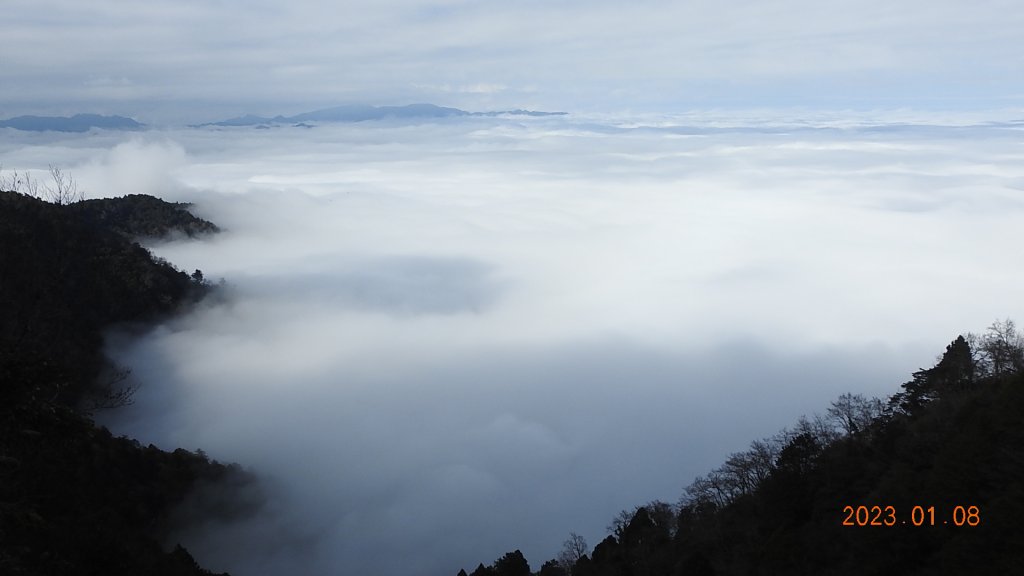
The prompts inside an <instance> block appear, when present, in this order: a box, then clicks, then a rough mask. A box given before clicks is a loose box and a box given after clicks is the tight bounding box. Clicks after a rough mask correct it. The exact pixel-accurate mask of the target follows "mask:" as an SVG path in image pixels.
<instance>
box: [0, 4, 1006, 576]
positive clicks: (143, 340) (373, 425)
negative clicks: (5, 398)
mask: <svg viewBox="0 0 1024 576" xmlns="http://www.w3.org/2000/svg"><path fill="white" fill-rule="evenodd" d="M4 18H5V20H4V21H5V32H4V34H3V35H0V74H2V76H0V77H2V78H4V81H3V82H2V83H0V117H4V118H6V117H11V116H16V115H20V114H61V115H66V114H73V113H77V112H93V113H104V114H121V115H128V116H132V117H135V118H136V119H138V120H140V121H142V122H146V123H148V124H150V125H151V127H152V128H153V129H151V130H147V131H142V132H130V133H121V132H105V131H93V132H91V133H85V134H59V133H22V132H18V131H15V130H12V129H2V130H0V160H2V168H4V169H8V170H11V169H17V170H22V171H24V170H39V171H43V172H45V170H46V167H47V166H48V165H50V164H56V165H59V166H61V167H63V168H64V169H65V171H67V172H68V173H70V174H72V175H73V176H74V177H75V178H76V180H77V181H78V183H79V185H80V188H81V189H82V190H84V191H85V192H86V195H87V196H88V197H109V196H120V195H124V194H132V193H149V194H154V195H158V196H160V197H163V198H165V199H168V200H174V201H187V202H192V203H193V205H194V207H193V209H194V210H195V212H196V213H197V214H198V215H200V216H203V217H206V218H208V219H210V220H212V221H214V222H216V223H217V224H218V225H220V226H221V227H222V228H224V232H223V233H221V234H219V235H217V236H215V237H212V238H208V239H204V240H201V241H183V240H172V241H167V242H159V243H155V244H152V245H151V248H152V249H153V250H154V252H155V253H156V254H157V255H159V256H161V257H163V258H166V259H167V260H168V261H170V262H172V263H174V264H175V265H178V266H180V267H181V268H183V269H186V270H189V271H191V270H193V269H201V270H202V271H203V272H204V273H205V275H206V277H207V278H211V279H214V280H216V279H220V278H223V279H224V280H225V282H226V291H225V296H224V297H223V298H221V299H218V300H215V301H211V302H207V303H205V304H204V305H203V306H201V307H199V308H197V309H195V310H192V311H190V312H189V313H187V314H185V315H183V316H181V317H179V318H176V319H173V320H170V321H168V322H165V323H163V324H160V325H158V326H156V327H154V328H152V329H150V330H147V331H143V332H141V333H140V332H138V331H131V332H123V331H112V332H111V333H110V334H108V337H107V350H108V353H109V354H110V356H111V357H112V358H114V359H115V360H116V361H117V362H119V363H120V364H122V365H124V366H126V367H129V368H130V369H131V370H132V374H133V378H134V379H135V380H134V382H135V383H136V384H138V386H139V388H138V392H137V394H136V402H135V404H134V405H132V406H131V407H128V408H125V409H122V410H120V411H116V412H111V413H108V414H104V415H102V416H101V420H102V422H103V423H104V424H106V425H109V426H110V427H111V428H112V429H113V430H114V431H115V432H117V433H119V434H128V435H130V436H132V437H135V438H138V439H139V440H140V441H142V442H143V443H148V442H153V443H156V444H157V445H159V446H161V447H164V448H167V449H174V448H176V447H179V446H181V447H185V448H188V449H200V448H201V449H203V450H204V451H206V452H207V453H208V454H209V455H210V456H212V457H214V458H216V459H219V460H222V461H228V462H238V463H240V464H241V465H243V466H244V467H246V468H247V469H249V470H251V471H252V472H253V473H254V474H256V476H257V477H258V478H259V479H260V490H261V492H262V494H263V498H264V500H263V502H264V505H263V506H262V507H261V508H260V510H259V511H258V513H256V514H255V515H254V516H252V517H249V518H247V519H245V520H244V521H241V522H234V523H224V522H219V521H216V520H214V519H211V518H209V517H208V516H204V515H203V514H202V513H201V510H202V508H203V506H202V504H201V502H199V503H195V505H194V506H192V507H191V508H187V509H189V510H192V511H193V512H195V511H196V510H199V511H200V512H198V513H196V514H195V515H187V517H186V518H185V520H187V521H185V522H184V523H183V524H182V527H181V528H180V530H178V531H177V532H176V533H174V534H173V535H172V539H174V540H175V541H181V542H182V543H183V544H185V545H186V546H187V547H188V548H189V550H190V551H192V552H193V553H194V554H195V556H196V557H197V558H198V560H199V561H200V563H201V564H202V565H203V566H205V567H207V568H210V569H212V570H215V571H222V570H229V571H231V572H232V573H233V574H241V575H244V574H260V575H262V574H267V575H277V574H293V573H307V574H333V573H369V574H378V575H381V576H391V575H398V574H409V573H410V567H415V568H416V570H413V571H412V572H413V573H420V574H427V575H435V574H437V575H448V576H451V575H452V574H455V573H456V572H457V571H458V569H459V568H466V569H467V570H472V569H473V568H474V567H475V566H476V565H477V563H480V562H483V563H490V562H492V561H493V560H494V559H496V558H498V557H499V556H501V555H502V554H504V553H505V552H509V551H511V550H515V549H521V550H522V551H523V552H524V554H525V555H526V557H527V558H528V559H529V561H530V562H531V565H532V566H533V568H534V569H537V568H539V566H540V565H541V563H543V562H544V561H545V560H547V559H550V558H552V557H554V556H555V555H556V554H557V552H558V549H559V547H560V545H561V542H562V541H563V540H564V539H565V538H566V537H567V536H568V535H569V533H570V532H576V533H579V534H581V535H583V536H584V537H585V538H586V539H587V540H588V541H589V542H590V544H591V545H594V544H596V543H597V542H599V541H600V540H601V539H602V538H603V537H604V536H605V535H606V533H607V532H606V530H605V527H606V526H607V525H608V524H609V523H610V521H611V520H612V519H613V518H614V517H615V516H616V515H617V514H618V512H619V511H620V510H623V509H629V508H632V507H634V506H636V505H639V504H643V503H644V502H647V501H650V500H653V499H661V500H665V501H668V502H675V501H676V500H677V499H678V498H679V496H680V495H681V493H682V490H683V488H684V487H685V486H686V485H687V484H688V483H689V482H691V481H692V480H693V479H694V478H695V477H696V476H697V475H700V474H704V473H706V472H708V471H709V470H711V469H712V468H714V467H716V466H718V465H719V464H720V463H721V462H722V461H724V459H725V458H726V457H727V456H728V455H729V454H730V453H731V452H735V451H740V450H743V449H744V448H745V447H746V446H747V445H748V444H749V443H750V442H751V441H753V440H755V439H759V438H763V437H766V436H770V435H772V434H774V433H776V432H777V431H778V430H780V429H781V428H782V427H785V426H789V425H792V424H793V423H794V422H795V421H796V419H797V418H799V417H800V416H801V415H805V414H807V415H810V414H812V413H814V412H822V411H824V410H825V408H827V406H828V402H829V401H830V400H832V399H834V398H836V397H837V396H839V395H840V394H842V393H845V392H855V393H863V394H865V395H868V396H872V395H877V396H881V397H884V396H887V395H889V394H892V393H894V392H895V391H897V390H898V386H899V384H900V383H901V382H903V381H905V380H906V379H908V378H909V375H910V374H911V373H912V372H913V371H915V370H917V369H919V368H922V367H927V366H930V365H931V364H932V363H933V362H934V361H935V359H936V357H937V355H939V354H940V353H941V352H942V351H943V349H944V347H945V346H946V344H948V343H949V342H950V341H951V340H952V339H953V338H955V337H956V335H958V334H960V333H963V332H966V331H978V332H980V331H983V330H984V329H985V327H986V326H988V325H989V324H990V323H991V322H993V321H995V320H997V319H1001V318H1006V317H1010V318H1017V319H1018V320H1019V319H1020V318H1022V317H1024V314H1022V313H1021V312H1022V311H1021V310H1020V298H1019V287H1020V286H1021V285H1024V271H1022V270H1021V269H1020V267H1018V266H1013V265H1012V263H1010V262H1008V261H1007V247H1008V246H1014V245H1016V244H1019V233H1018V230H1019V229H1020V218H1021V212H1022V210H1024V198H1022V195H1021V194H1022V192H1021V191H1022V190H1024V145H1022V142H1024V140H1022V138H1021V134H1022V132H1021V129H1022V128H1021V127H1022V118H1024V112H1022V110H1024V100H1022V97H1024V50H1022V41H1021V35H1020V30H1022V29H1024V7H1021V5H1020V3H1019V2H1016V1H991V2H984V1H973V2H970V3H967V2H955V1H932V2H924V1H918V0H906V1H902V2H882V1H876V0H861V1H858V2H852V1H845V0H836V1H830V2H811V1H809V0H777V1H767V0H766V1H759V2H744V1H738V2H729V3H723V2H709V1H707V2H705V1H694V2H660V1H638V2H631V3H628V4H627V3H623V2H605V1H600V0H597V1H587V2H577V1H571V0H570V1H556V2H550V1H549V2H539V1H523V2H514V3H513V2H489V1H475V2H473V1H445V2H418V1H412V0H396V1H394V2H386V3H385V2H377V3H370V2H337V1H334V2H327V1H325V0H323V1H321V0H293V1H291V2H264V1H250V2H244V3H243V2H236V1H230V0H220V1H199V0H177V1H174V2H168V1H164V0H155V1H151V2H145V3H141V2H129V1H120V0H96V1H93V2H88V3H81V2H70V1H62V0H33V1H23V0H7V1H6V2H5V3H4ZM412 102H432V103H435V104H439V105H445V106H456V107H459V108H463V109H466V110H474V111H482V110H502V109H513V108H530V109H539V110H564V111H568V112H570V114H569V115H568V116H564V117H545V118H527V117H496V118H494V117H491V118H485V117H471V118H453V119H445V120H435V121H421V122H416V121H414V122H409V123H403V122H399V121H386V122H368V123H359V124H338V125H319V126H316V127H314V128H312V129H302V128H296V127H287V126H286V127H279V128H274V129H269V130H256V129H249V128H243V129H216V128H203V129H197V128H186V127H184V126H185V125H187V124H192V123H197V122H203V121H211V120H217V119H222V118H226V117H231V116H237V115H240V114H244V113H255V114H261V115H269V116H272V115H276V114H294V113H299V112H303V111H307V110H312V109H316V108H322V107H328V106H335V105H340V104H350V103H364V104H379V105H393V104H408V103H412ZM183 513H184V512H183Z"/></svg>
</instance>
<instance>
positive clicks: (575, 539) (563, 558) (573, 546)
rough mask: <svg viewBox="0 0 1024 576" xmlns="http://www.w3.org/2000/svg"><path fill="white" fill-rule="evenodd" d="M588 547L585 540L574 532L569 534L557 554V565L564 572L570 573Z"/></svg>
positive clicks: (585, 553)
mask: <svg viewBox="0 0 1024 576" xmlns="http://www.w3.org/2000/svg"><path fill="white" fill-rule="evenodd" d="M589 550H590V547H589V546H587V541H586V539H584V538H583V536H580V535H579V534H577V533H575V532H569V537H568V538H567V539H566V540H565V542H562V551H561V552H559V553H558V563H559V564H560V565H561V566H562V568H564V569H565V571H566V572H572V569H573V566H575V565H576V562H579V559H580V558H582V557H584V556H586V555H587V552H588V551H589Z"/></svg>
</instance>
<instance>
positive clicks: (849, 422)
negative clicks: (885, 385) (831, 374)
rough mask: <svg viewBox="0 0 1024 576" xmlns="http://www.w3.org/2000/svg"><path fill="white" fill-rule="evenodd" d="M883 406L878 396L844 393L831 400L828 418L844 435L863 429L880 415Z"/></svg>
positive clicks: (850, 434) (857, 432)
mask: <svg viewBox="0 0 1024 576" xmlns="http://www.w3.org/2000/svg"><path fill="white" fill-rule="evenodd" d="M883 409H884V406H883V404H882V401H881V400H879V399H878V398H871V399H867V398H865V397H864V395H863V394H850V393H846V394H843V395H842V396H840V397H839V398H837V399H835V400H833V401H832V405H831V406H829V408H828V419H829V420H830V421H831V422H833V423H834V424H835V426H836V427H838V428H839V429H840V430H842V432H843V434H845V435H846V436H853V435H856V434H859V433H861V432H863V431H865V430H866V429H867V428H868V427H869V426H870V425H871V423H872V422H874V420H875V419H876V418H878V417H879V416H881V415H882V413H883Z"/></svg>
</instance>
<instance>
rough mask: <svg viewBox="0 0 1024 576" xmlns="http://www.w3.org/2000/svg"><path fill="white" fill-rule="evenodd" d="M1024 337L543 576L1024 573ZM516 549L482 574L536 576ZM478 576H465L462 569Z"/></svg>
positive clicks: (919, 379)
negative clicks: (467, 574)
mask: <svg viewBox="0 0 1024 576" xmlns="http://www.w3.org/2000/svg"><path fill="white" fill-rule="evenodd" d="M1022 519H1024V339H1022V337H1021V335H1020V333H1019V332H1018V331H1017V329H1016V327H1015V325H1014V323H1013V322H1012V321H1009V320H1006V321H1000V322H996V323H994V324H993V325H992V326H991V327H990V328H989V329H988V331H987V332H986V333H984V334H982V335H974V334H968V335H966V336H959V337H957V338H956V339H955V340H953V341H952V342H951V343H950V344H949V346H948V347H947V348H946V351H945V353H944V354H943V355H942V356H941V358H940V359H939V361H938V362H937V363H936V365H935V366H933V367H931V368H928V369H921V370H919V371H917V372H915V373H914V374H913V375H912V377H911V379H910V380H909V381H907V382H906V383H904V384H903V385H902V386H901V387H900V389H899V391H897V392H896V393H894V394H893V395H892V396H891V397H890V398H888V399H887V400H884V401H883V400H880V399H868V398H865V397H863V396H862V395H859V394H852V393H851V394H844V395H843V396H841V397H840V398H838V399H837V400H835V401H834V402H833V403H832V405H831V406H830V407H828V408H827V411H826V412H825V414H823V415H819V416H814V417H812V418H806V417H805V418H801V419H800V420H799V422H798V423H797V424H796V425H795V426H793V427H792V428H790V429H786V430H783V431H782V432H780V433H778V434H777V435H775V436H773V437H770V438H765V439H762V440H757V441H754V442H752V443H751V445H750V448H749V449H748V450H747V451H744V452H739V453H735V454H732V455H731V456H730V457H729V458H728V459H727V460H726V461H725V463H723V464H722V466H720V467H719V468H717V469H715V470H713V471H711V472H709V473H708V474H706V475H705V476H702V477H699V478H697V479H696V480H694V481H693V482H692V483H690V484H689V485H688V486H687V487H686V488H685V489H684V490H683V492H682V496H681V498H680V499H679V501H678V502H675V503H667V502H660V501H655V502H650V503H647V504H644V505H641V506H637V507H636V508H634V509H632V510H627V511H623V512H622V513H620V514H619V515H618V516H617V517H615V518H614V519H613V521H612V524H611V526H609V530H610V531H611V534H609V535H608V536H607V537H606V538H605V539H604V540H602V541H600V542H598V543H597V544H596V545H595V546H593V548H590V547H589V546H588V545H587V543H586V541H585V540H584V539H583V538H582V537H580V536H579V535H577V534H575V533H573V534H571V535H570V537H569V538H568V539H567V540H566V541H565V542H564V544H563V549H562V552H561V553H560V554H559V555H558V557H557V558H553V559H550V560H548V561H546V562H544V563H543V564H542V565H541V566H540V567H539V569H538V570H536V571H535V572H534V573H536V574H540V575H541V576H661V575H681V576H682V575H694V576H705V575H741V574H742V575H761V574H764V575H769V574H807V575H811V574H813V575H847V574H848V575H858V576H859V575H863V574H901V575H902V574H921V575H924V574H929V575H932V574H949V575H953V574H993V575H994V574H1000V575H1006V574H1024V522H1022ZM530 573H531V568H530V565H529V563H528V561H527V559H526V558H525V557H524V556H523V554H522V553H521V552H520V551H519V550H515V551H513V552H509V553H508V554H505V555H504V556H502V557H501V558H499V559H498V560H496V561H495V562H493V563H492V564H490V565H484V564H483V563H480V564H479V565H478V566H477V567H476V569H475V570H473V571H472V572H470V575H471V576H527V575H529V574H530ZM459 576H466V571H465V570H462V571H460V572H459Z"/></svg>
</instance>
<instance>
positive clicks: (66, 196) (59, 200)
mask: <svg viewBox="0 0 1024 576" xmlns="http://www.w3.org/2000/svg"><path fill="white" fill-rule="evenodd" d="M50 180H52V181H53V184H52V185H47V186H44V189H45V190H46V196H47V198H49V200H50V202H53V203H54V204H57V205H58V206H66V205H68V204H74V203H75V202H79V201H81V200H82V199H84V198H85V193H83V192H82V191H80V190H79V189H78V183H77V182H75V179H74V178H72V177H71V176H70V175H69V174H67V173H66V172H64V171H63V170H61V168H60V167H59V166H54V165H53V164H50Z"/></svg>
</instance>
